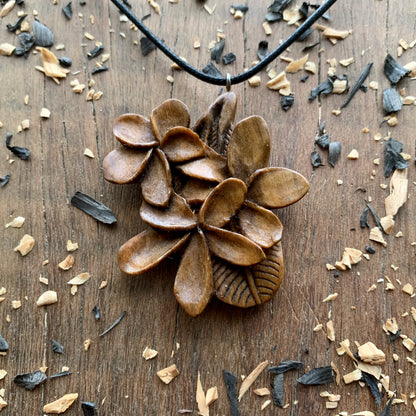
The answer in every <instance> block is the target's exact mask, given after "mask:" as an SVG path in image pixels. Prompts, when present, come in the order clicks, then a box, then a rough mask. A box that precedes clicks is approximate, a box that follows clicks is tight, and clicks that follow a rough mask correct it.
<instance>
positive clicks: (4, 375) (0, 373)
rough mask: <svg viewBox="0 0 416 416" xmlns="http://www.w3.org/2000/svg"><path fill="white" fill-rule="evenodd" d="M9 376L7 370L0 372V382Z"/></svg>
mask: <svg viewBox="0 0 416 416" xmlns="http://www.w3.org/2000/svg"><path fill="white" fill-rule="evenodd" d="M6 376H7V371H6V370H0V380H3V379H4V377H6Z"/></svg>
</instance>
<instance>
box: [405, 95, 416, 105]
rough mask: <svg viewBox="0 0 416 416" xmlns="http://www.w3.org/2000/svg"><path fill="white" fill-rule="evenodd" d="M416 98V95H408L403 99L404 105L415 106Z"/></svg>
mask: <svg viewBox="0 0 416 416" xmlns="http://www.w3.org/2000/svg"><path fill="white" fill-rule="evenodd" d="M415 101H416V97H415V96H414V95H408V96H406V97H404V98H403V101H402V102H403V105H412V104H415Z"/></svg>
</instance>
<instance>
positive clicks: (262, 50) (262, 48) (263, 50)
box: [257, 40, 269, 61]
mask: <svg viewBox="0 0 416 416" xmlns="http://www.w3.org/2000/svg"><path fill="white" fill-rule="evenodd" d="M268 49H269V42H267V40H262V41H260V42H259V46H258V48H257V56H258V58H259V59H260V61H261V60H263V59H264V58H265V57H266V56H267V55H268V54H269V51H268Z"/></svg>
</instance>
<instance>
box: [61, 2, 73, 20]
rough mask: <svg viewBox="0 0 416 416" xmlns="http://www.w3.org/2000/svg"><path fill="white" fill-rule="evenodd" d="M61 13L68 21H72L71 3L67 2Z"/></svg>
mask: <svg viewBox="0 0 416 416" xmlns="http://www.w3.org/2000/svg"><path fill="white" fill-rule="evenodd" d="M62 12H63V14H64V15H65V17H66V18H67V19H68V20H71V19H72V16H73V12H72V2H69V3H68V4H67V5H66V6H64V7H62Z"/></svg>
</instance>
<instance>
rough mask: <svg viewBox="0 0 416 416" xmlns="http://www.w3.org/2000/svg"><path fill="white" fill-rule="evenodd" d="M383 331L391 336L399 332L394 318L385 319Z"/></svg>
mask: <svg viewBox="0 0 416 416" xmlns="http://www.w3.org/2000/svg"><path fill="white" fill-rule="evenodd" d="M384 329H385V330H386V331H388V332H390V333H391V334H396V333H397V331H398V330H399V325H397V321H396V318H389V319H387V321H386V323H385V324H384Z"/></svg>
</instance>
